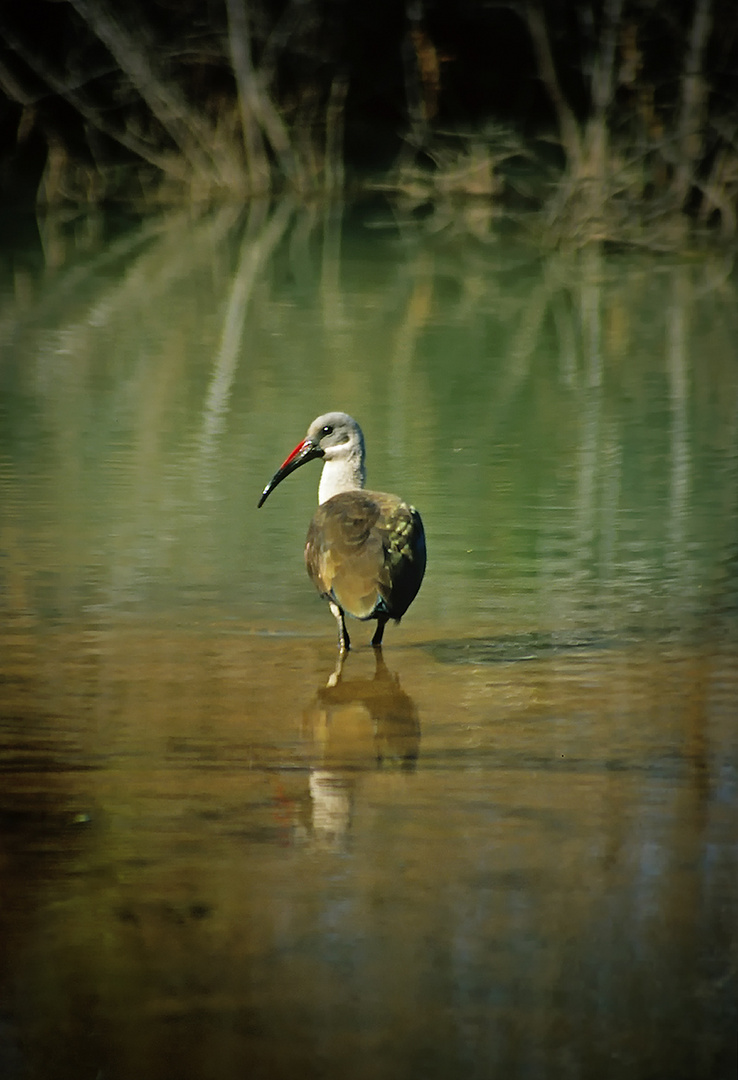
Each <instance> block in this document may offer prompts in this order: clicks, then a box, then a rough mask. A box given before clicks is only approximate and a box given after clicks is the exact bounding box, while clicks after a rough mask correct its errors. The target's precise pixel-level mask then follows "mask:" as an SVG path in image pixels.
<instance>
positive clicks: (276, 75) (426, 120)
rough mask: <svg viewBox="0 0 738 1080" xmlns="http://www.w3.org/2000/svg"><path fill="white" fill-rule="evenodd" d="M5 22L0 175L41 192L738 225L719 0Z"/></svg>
mask: <svg viewBox="0 0 738 1080" xmlns="http://www.w3.org/2000/svg"><path fill="white" fill-rule="evenodd" d="M0 31H1V32H2V35H3V38H4V41H5V49H4V51H3V52H2V53H0V91H2V92H3V94H4V99H2V98H0V153H2V173H1V174H0V182H2V183H3V184H4V186H5V187H6V189H8V190H11V191H14V190H17V187H18V181H19V178H22V179H23V180H24V181H25V180H26V176H27V175H28V174H30V175H31V176H32V177H33V183H34V186H35V188H36V190H37V199H38V202H39V203H41V204H43V205H50V206H54V205H62V204H65V203H71V204H83V205H84V204H86V205H89V204H99V203H103V202H110V201H113V200H122V201H124V202H126V203H128V204H131V203H133V204H138V205H144V206H146V207H150V206H151V205H154V204H157V203H158V204H172V203H175V202H189V203H195V204H203V203H205V204H209V203H212V202H214V201H219V200H223V199H233V198H236V199H243V198H249V197H253V196H255V195H263V194H267V193H272V192H274V191H277V190H285V189H287V190H290V191H292V192H295V193H297V194H298V195H300V196H301V197H305V196H308V195H311V194H315V193H320V194H329V195H338V194H341V195H343V194H345V193H350V192H351V191H352V190H354V189H355V188H356V187H357V186H364V185H366V183H367V182H369V183H371V184H374V185H376V184H377V183H379V184H381V185H382V186H383V187H385V188H390V189H391V190H393V191H394V192H396V193H397V195H398V197H400V198H401V199H402V200H403V201H404V203H405V204H407V202H408V201H409V203H410V204H412V205H413V206H414V207H415V208H417V207H418V206H421V205H423V204H424V203H427V204H428V205H429V206H430V207H431V209H432V210H436V209H437V208H438V205H439V204H443V203H448V200H449V199H458V198H459V197H460V196H467V195H473V196H475V198H476V199H477V200H480V199H481V200H483V201H486V203H487V204H488V206H490V207H491V206H492V205H502V206H504V207H505V208H506V209H508V210H509V209H511V208H512V209H535V210H538V211H541V213H542V218H541V220H542V222H543V224H544V226H545V228H546V230H547V231H548V232H549V234H550V235H551V236H552V237H554V238H555V239H561V238H566V239H569V240H571V239H574V240H582V241H589V240H590V239H592V238H597V239H607V240H616V241H620V242H628V243H635V244H648V245H655V246H663V245H667V246H671V245H672V244H673V243H674V242H675V241H676V242H682V241H683V239H684V234H685V230H686V228H687V227H688V226H689V225H690V224H691V225H694V224H696V225H698V226H717V228H718V232H719V234H720V235H721V236H722V237H723V238H727V239H730V238H732V237H733V236H734V235H735V231H736V212H737V203H738V9H736V8H735V5H734V4H732V3H730V2H729V0H682V2H680V3H678V4H674V3H671V2H670V0H592V3H591V4H590V5H589V6H581V5H568V4H560V5H556V6H549V5H544V4H543V3H542V2H541V0H511V2H510V3H508V4H506V5H504V6H503V5H493V4H483V3H479V2H477V0H456V2H455V3H453V4H452V3H451V2H450V0H406V3H405V5H404V7H403V6H402V5H400V4H398V3H396V2H395V3H393V2H391V0H378V2H377V3H376V4H374V5H372V8H371V11H369V10H368V9H366V8H365V6H364V5H355V4H352V3H350V2H349V0H283V2H281V3H273V2H270V0H208V2H206V3H202V2H197V3H196V2H195V0H186V2H184V3H178V4H172V3H170V2H168V0H152V2H151V3H148V4H146V5H142V4H141V5H140V6H139V7H134V6H132V5H131V4H128V3H126V4H125V5H123V4H122V3H121V2H120V0H69V3H66V4H49V3H43V2H41V0H32V2H31V3H29V4H26V5H12V6H6V7H5V8H4V10H3V11H2V13H1V14H0ZM446 216H448V215H446ZM441 217H442V218H443V217H444V215H443V214H441Z"/></svg>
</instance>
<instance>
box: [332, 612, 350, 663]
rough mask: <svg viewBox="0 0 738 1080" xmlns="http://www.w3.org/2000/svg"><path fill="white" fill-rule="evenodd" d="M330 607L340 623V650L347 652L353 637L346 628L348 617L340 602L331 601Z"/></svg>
mask: <svg viewBox="0 0 738 1080" xmlns="http://www.w3.org/2000/svg"><path fill="white" fill-rule="evenodd" d="M330 608H331V611H332V612H333V614H334V616H335V618H336V622H337V623H338V651H339V653H340V654H343V653H347V652H348V651H349V649H350V648H351V638H350V637H349V633H348V630H347V629H346V619H345V618H344V615H343V611H342V610H341V608H340V607H339V606H338V604H334V603H333V601H332V600H331V601H330Z"/></svg>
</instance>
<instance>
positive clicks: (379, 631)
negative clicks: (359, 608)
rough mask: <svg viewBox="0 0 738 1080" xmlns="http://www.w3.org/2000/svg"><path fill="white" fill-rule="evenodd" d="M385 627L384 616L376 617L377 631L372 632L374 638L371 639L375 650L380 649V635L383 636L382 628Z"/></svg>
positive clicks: (385, 618) (385, 620) (385, 619)
mask: <svg viewBox="0 0 738 1080" xmlns="http://www.w3.org/2000/svg"><path fill="white" fill-rule="evenodd" d="M386 625H387V616H386V615H377V629H376V630H375V631H374V637H373V638H372V645H373V646H374V648H375V649H381V648H382V635H383V634H384V628H385V626H386Z"/></svg>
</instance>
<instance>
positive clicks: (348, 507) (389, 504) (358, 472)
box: [259, 412, 425, 655]
mask: <svg viewBox="0 0 738 1080" xmlns="http://www.w3.org/2000/svg"><path fill="white" fill-rule="evenodd" d="M364 456H365V455H364V436H363V434H362V432H361V428H360V427H359V425H358V424H357V423H356V421H355V420H354V419H353V417H351V416H348V415H347V414H346V413H342V412H331V413H326V414H325V415H324V416H319V417H318V418H317V420H313V422H312V424H311V425H310V427H309V428H308V431H307V435H306V436H305V438H304V439H303V440H302V442H301V443H299V445H298V446H296V447H295V449H294V450H293V451H292V453H291V454H290V455H289V457H288V458H287V459H286V460H285V461H284V462H283V463H282V465H280V467H279V469H277V471H276V473H275V474H274V476H273V477H272V479H271V480H270V481H269V483H268V484H267V486H266V487H265V488H264V491H263V492H262V496H261V498H260V499H259V506H262V505H263V504H264V502H265V500H266V499H267V497H268V495H269V494H270V493H271V492H272V491H274V489H275V487H276V486H277V484H281V482H282V481H283V480H284V478H285V477H286V476H289V474H290V473H291V472H294V471H295V469H299V468H300V466H301V465H304V464H305V463H306V462H308V461H312V460H313V458H322V459H323V471H322V473H321V476H320V486H319V488H318V503H319V506H318V509H317V511H316V513H315V516H314V518H313V520H312V521H311V522H310V528H309V529H308V534H307V541H306V543H305V565H306V566H307V572H308V575H309V576H310V579H311V581H312V582H313V584H314V585H315V587H316V589H317V590H318V592H319V593H320V595H321V596H324V597H325V598H326V599H327V600H328V603H329V604H330V608H331V611H332V612H333V614H334V616H335V618H336V621H337V623H338V651H339V654H340V655H343V654H344V653H346V652H348V650H349V648H350V647H351V641H350V639H349V635H348V631H347V630H346V619H345V614H346V613H348V614H349V615H353V616H354V617H355V618H357V619H376V620H377V629H376V631H375V633H374V637H373V638H372V645H374V647H375V648H378V647H379V646H381V644H382V635H383V634H384V627H385V623H386V622H387V621H388V620H389V619H394V620H395V621H396V622H399V621H400V619H401V618H402V616H403V615H404V614H405V612H406V611H407V609H408V608H409V607H410V605H411V603H412V602H413V600H414V599H415V597H416V595H417V592H418V589H419V588H420V583H421V581H422V580H423V574H424V573H425V533H424V532H423V522H422V521H421V520H420V514H419V513H418V511H417V510H416V509H415V507H414V506H410V505H409V504H408V503H406V502H403V500H402V499H400V498H398V496H397V495H387V494H385V493H384V492H381V491H365V490H364V479H365V470H364Z"/></svg>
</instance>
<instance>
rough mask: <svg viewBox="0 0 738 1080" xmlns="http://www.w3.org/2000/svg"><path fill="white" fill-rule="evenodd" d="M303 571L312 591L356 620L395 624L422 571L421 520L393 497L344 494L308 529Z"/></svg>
mask: <svg viewBox="0 0 738 1080" xmlns="http://www.w3.org/2000/svg"><path fill="white" fill-rule="evenodd" d="M305 563H306V565H307V571H308V574H309V575H310V578H311V579H312V581H313V583H314V584H315V586H316V588H317V589H318V591H319V592H320V593H322V594H323V595H324V596H328V597H330V598H331V599H332V600H335V601H336V603H337V604H339V606H340V607H341V608H343V610H344V611H346V612H348V613H349V614H350V615H354V616H355V617H356V618H358V619H369V618H371V617H372V615H376V614H378V613H380V612H381V613H384V614H386V615H388V616H389V617H390V618H393V619H399V618H401V617H402V615H404V614H405V612H406V611H407V609H408V607H409V606H410V604H411V603H412V601H413V600H414V598H415V596H416V594H417V591H418V589H419V588H420V583H421V581H422V580H423V573H424V571H425V536H424V533H423V524H422V522H421V520H420V515H419V514H418V512H417V511H416V510H415V509H414V508H413V507H411V506H408V505H407V503H404V502H402V500H400V499H398V498H397V496H395V495H385V494H383V493H382V492H374V491H346V492H342V493H341V494H340V495H334V496H333V498H332V499H328V500H327V501H326V502H325V503H323V505H322V506H319V507H318V510H317V512H316V514H315V517H314V518H313V520H312V522H311V523H310V528H309V530H308V535H307V543H306V546H305Z"/></svg>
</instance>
